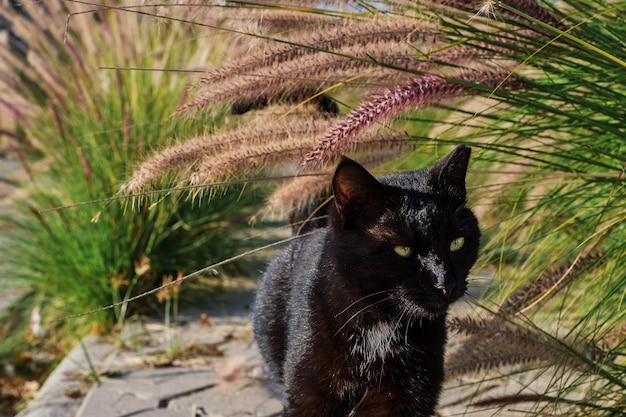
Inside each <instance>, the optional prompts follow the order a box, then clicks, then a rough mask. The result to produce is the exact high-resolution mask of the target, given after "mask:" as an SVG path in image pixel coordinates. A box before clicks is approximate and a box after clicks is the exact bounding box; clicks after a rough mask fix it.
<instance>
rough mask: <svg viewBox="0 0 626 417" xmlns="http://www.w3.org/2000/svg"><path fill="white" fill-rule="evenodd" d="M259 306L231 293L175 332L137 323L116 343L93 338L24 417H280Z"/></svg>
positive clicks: (187, 317) (186, 318)
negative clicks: (261, 342) (256, 313)
mask: <svg viewBox="0 0 626 417" xmlns="http://www.w3.org/2000/svg"><path fill="white" fill-rule="evenodd" d="M251 300H252V293H251V292H250V291H247V290H242V291H234V292H228V293H225V294H223V295H222V296H221V297H220V299H219V300H218V303H217V304H215V303H212V305H211V308H206V309H204V311H202V309H197V308H196V309H194V310H192V311H186V312H185V313H184V314H183V315H181V316H180V318H179V321H180V322H181V323H180V324H179V325H178V326H176V328H174V329H168V328H167V327H166V326H165V325H164V324H163V323H159V322H154V321H153V322H150V323H137V322H135V323H129V324H128V325H127V326H126V328H125V329H124V331H123V334H122V335H121V336H119V337H118V338H117V340H114V341H112V342H110V343H102V342H101V341H98V340H97V339H96V338H88V340H87V341H86V343H85V345H84V346H85V347H86V349H87V352H88V354H87V355H85V350H84V349H83V347H82V346H81V345H78V346H77V347H76V348H75V349H74V350H73V351H72V352H71V354H70V355H68V356H67V357H66V359H65V360H64V361H63V362H62V363H61V365H59V367H58V368H57V369H55V371H54V372H53V374H52V375H51V376H50V377H49V378H48V380H47V381H46V383H44V385H43V386H42V388H41V391H40V393H39V395H38V397H37V398H36V399H35V400H34V401H33V402H32V403H31V404H30V405H29V407H28V408H27V409H26V410H24V411H23V412H21V413H20V414H19V415H18V416H19V417H57V416H58V417H61V416H63V417H72V416H74V417H130V416H137V417H166V416H179V417H180V416H182V417H244V416H252V417H270V416H277V415H280V412H281V410H282V406H281V402H280V399H279V397H280V396H279V395H278V393H277V391H276V389H273V386H272V384H271V382H270V381H268V380H267V378H266V377H265V376H264V373H263V364H262V360H261V357H260V354H259V352H258V349H257V347H256V344H255V343H253V339H252V328H251V325H250V319H249V314H250V311H249V305H250V303H251ZM120 345H121V346H120ZM94 375H97V379H98V382H95V383H93V382H94ZM86 386H90V388H88V389H87V390H86V389H85V387H86ZM84 391H87V393H86V395H85V396H84V397H83V396H82V395H81V393H84Z"/></svg>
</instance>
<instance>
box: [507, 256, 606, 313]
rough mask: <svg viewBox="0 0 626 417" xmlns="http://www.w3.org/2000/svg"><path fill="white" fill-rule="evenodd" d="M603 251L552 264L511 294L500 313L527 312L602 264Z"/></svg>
mask: <svg viewBox="0 0 626 417" xmlns="http://www.w3.org/2000/svg"><path fill="white" fill-rule="evenodd" d="M603 257H604V254H603V253H602V252H590V253H587V254H584V255H582V254H581V255H580V256H578V257H577V258H576V259H575V260H574V262H572V263H570V264H568V265H564V266H560V267H558V268H557V267H555V266H550V267H549V269H548V270H547V271H545V272H544V273H542V274H541V275H539V276H537V278H536V279H535V280H533V281H531V282H529V283H527V284H526V285H523V286H521V287H520V288H519V289H517V290H516V291H515V292H513V293H512V294H511V295H509V296H508V297H507V298H506V299H505V300H504V301H503V302H502V304H501V306H500V308H499V310H498V314H502V315H511V314H518V313H521V312H526V311H527V310H528V309H530V308H532V307H534V306H536V305H537V303H538V301H540V300H544V299H545V298H547V297H550V296H552V295H554V294H555V292H556V291H558V289H559V288H563V287H564V286H566V284H568V283H569V282H570V281H571V280H574V279H578V278H580V277H582V275H581V274H580V273H581V272H585V271H587V270H588V269H589V268H594V267H596V266H598V265H599V264H601V263H602V262H603V261H604V259H603Z"/></svg>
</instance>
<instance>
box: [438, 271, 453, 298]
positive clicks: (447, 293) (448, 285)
mask: <svg viewBox="0 0 626 417" xmlns="http://www.w3.org/2000/svg"><path fill="white" fill-rule="evenodd" d="M436 287H437V288H439V289H440V290H441V291H442V292H443V296H444V297H445V298H451V297H452V294H454V290H456V287H457V284H456V278H455V277H454V275H453V274H452V273H445V274H443V276H441V277H437V285H436Z"/></svg>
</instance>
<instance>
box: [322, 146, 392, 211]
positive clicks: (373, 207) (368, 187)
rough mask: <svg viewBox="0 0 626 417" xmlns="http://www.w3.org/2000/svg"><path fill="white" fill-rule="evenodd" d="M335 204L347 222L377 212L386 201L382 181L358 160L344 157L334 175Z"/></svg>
mask: <svg viewBox="0 0 626 417" xmlns="http://www.w3.org/2000/svg"><path fill="white" fill-rule="evenodd" d="M332 185H333V195H334V196H335V206H336V207H337V210H338V212H339V215H340V216H341V219H342V220H343V221H344V222H346V221H347V220H348V219H349V218H351V217H354V216H357V215H359V216H367V215H368V214H375V213H374V212H376V211H377V210H378V208H379V206H380V204H382V201H384V195H383V194H384V192H383V188H382V186H381V185H380V183H379V182H378V181H377V180H376V178H374V177H373V176H372V174H370V173H369V172H368V171H367V170H366V169H365V168H363V167H362V166H361V165H359V164H358V163H357V162H355V161H353V160H351V159H349V158H346V157H343V158H342V160H341V162H340V163H339V165H338V166H337V169H336V170H335V175H334V177H333V184H332Z"/></svg>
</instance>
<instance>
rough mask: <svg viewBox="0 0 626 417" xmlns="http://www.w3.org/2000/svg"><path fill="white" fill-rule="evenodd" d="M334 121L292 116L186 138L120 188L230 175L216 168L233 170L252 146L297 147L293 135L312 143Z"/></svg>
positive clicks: (138, 188)
mask: <svg viewBox="0 0 626 417" xmlns="http://www.w3.org/2000/svg"><path fill="white" fill-rule="evenodd" d="M274 119H276V117H274ZM332 123H333V122H332V120H331V119H324V118H321V117H298V118H296V119H293V118H292V119H291V120H290V123H289V124H287V125H284V124H282V123H280V120H279V121H278V122H276V120H275V121H274V122H269V123H267V120H264V121H260V122H258V123H257V126H252V127H243V128H240V129H236V130H234V131H230V132H221V133H217V134H213V135H205V136H199V137H195V138H191V139H187V140H184V141H182V142H179V143H177V144H175V145H170V146H168V147H166V148H164V149H163V150H161V151H158V152H156V153H154V154H153V155H152V156H150V157H149V158H147V159H145V160H143V161H142V162H141V164H140V165H139V166H138V167H137V168H136V169H135V170H134V172H133V173H132V175H131V176H130V178H129V179H128V180H127V181H126V182H125V183H124V184H123V185H122V186H121V187H120V191H121V193H123V194H135V193H139V192H141V191H145V190H146V189H148V188H149V187H150V186H153V185H155V184H156V183H157V182H159V181H160V180H161V179H163V178H164V177H166V176H168V175H171V174H173V176H174V181H175V182H176V183H177V184H176V185H179V186H181V185H185V184H190V183H191V184H198V183H202V182H203V180H207V181H208V180H210V179H216V177H221V178H223V177H227V176H228V174H227V173H221V174H220V173H219V172H218V171H217V169H218V168H216V167H217V166H220V167H227V168H228V167H229V166H230V168H229V169H228V171H227V172H231V171H232V170H233V167H232V165H233V164H237V162H236V159H237V157H242V158H243V157H244V155H245V152H251V150H252V149H257V151H259V149H263V148H264V147H265V148H266V149H267V148H268V147H269V148H272V147H274V146H280V144H281V143H282V144H283V146H284V147H285V149H284V150H287V149H289V147H290V146H295V147H296V148H298V145H293V144H292V143H291V141H292V140H293V139H294V138H299V139H298V141H299V142H302V141H304V142H306V141H307V140H309V142H308V143H310V139H307V138H310V137H312V136H313V137H314V136H315V134H316V133H319V132H323V131H324V130H326V129H327V128H328V127H329V126H330V125H331V124H332ZM300 146H302V145H300ZM275 157H276V158H280V159H282V160H283V161H288V160H289V156H288V155H286V154H280V153H278V154H276V155H275ZM257 162H258V161H257ZM241 163H245V161H241ZM211 166H213V168H211ZM203 170H204V172H202V171H203ZM201 172H202V173H201ZM200 178H202V179H203V180H200Z"/></svg>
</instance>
